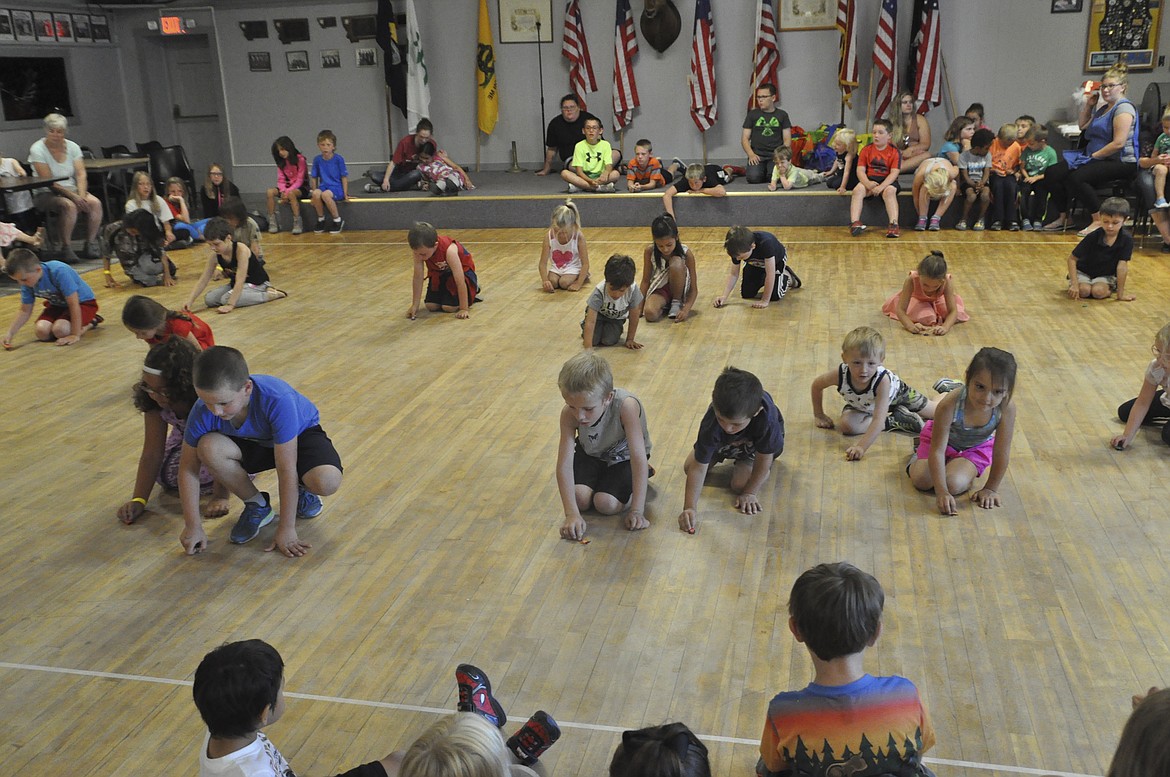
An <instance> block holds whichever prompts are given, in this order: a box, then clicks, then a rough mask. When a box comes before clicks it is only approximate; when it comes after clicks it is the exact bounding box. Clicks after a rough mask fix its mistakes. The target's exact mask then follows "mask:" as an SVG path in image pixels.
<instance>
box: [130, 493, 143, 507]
mask: <svg viewBox="0 0 1170 777" xmlns="http://www.w3.org/2000/svg"><path fill="white" fill-rule="evenodd" d="M130 501H131V502H137V503H138V504H140V505H142V506H143V507H146V500H145V499H143V498H142V497H140V496H136V497H134V498H133V499H131V500H130Z"/></svg>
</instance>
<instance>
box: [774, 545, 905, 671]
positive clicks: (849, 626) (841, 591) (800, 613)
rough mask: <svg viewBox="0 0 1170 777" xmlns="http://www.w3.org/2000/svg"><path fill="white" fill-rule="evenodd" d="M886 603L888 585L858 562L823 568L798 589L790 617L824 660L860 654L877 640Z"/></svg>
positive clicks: (802, 578) (790, 598) (811, 572)
mask: <svg viewBox="0 0 1170 777" xmlns="http://www.w3.org/2000/svg"><path fill="white" fill-rule="evenodd" d="M885 603H886V595H885V592H883V591H882V585H881V583H879V582H878V581H877V578H875V577H874V576H873V575H871V574H869V573H868V572H862V571H861V570H860V569H858V568H857V567H855V566H853V565H852V564H850V563H848V562H845V561H839V562H837V563H835V564H818V565H816V566H815V567H813V568H812V569H810V570H808V571H806V572H805V573H804V574H802V575H801V576H800V577H798V578H796V582H795V583H794V584H793V586H792V593H791V594H789V596H788V615H789V616H790V617H791V618H792V623H793V626H795V628H796V632H797V633H798V634H799V635H800V639H801V640H803V641H804V644H806V645H808V648H809V650H811V651H812V652H813V654H814V655H815V656H816V657H817V658H819V659H821V660H822V661H832V660H833V659H834V658H841V657H842V656H849V655H853V654H854V653H860V652H861V651H862V650H864V649H865V648H867V647H868V646H870V645H871V644H873V641H874V640H875V639H877V635H878V629H879V628H880V627H881V623H882V608H883V607H884V606H885Z"/></svg>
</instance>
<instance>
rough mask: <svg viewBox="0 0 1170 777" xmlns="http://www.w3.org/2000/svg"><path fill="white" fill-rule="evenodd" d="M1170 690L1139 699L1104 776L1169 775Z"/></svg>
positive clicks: (1146, 776)
mask: <svg viewBox="0 0 1170 777" xmlns="http://www.w3.org/2000/svg"><path fill="white" fill-rule="evenodd" d="M1167 733H1170V689H1166V688H1163V689H1162V690H1160V691H1154V692H1153V693H1151V694H1150V695H1149V696H1147V697H1146V698H1145V699H1143V700H1142V702H1141V703H1140V704H1138V706H1137V707H1135V708H1134V711H1133V713H1132V714H1131V715H1130V716H1129V720H1127V721H1126V722H1125V728H1123V729H1122V730H1121V740H1120V741H1119V742H1118V743H1117V751H1116V752H1114V753H1113V760H1112V761H1110V762H1109V771H1107V772H1105V777H1150V775H1154V774H1160V775H1165V774H1170V736H1167Z"/></svg>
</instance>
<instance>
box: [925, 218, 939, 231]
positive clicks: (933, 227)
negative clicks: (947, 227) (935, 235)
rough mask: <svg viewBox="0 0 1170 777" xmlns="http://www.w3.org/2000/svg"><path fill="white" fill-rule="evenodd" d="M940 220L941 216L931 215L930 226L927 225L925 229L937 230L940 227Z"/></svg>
mask: <svg viewBox="0 0 1170 777" xmlns="http://www.w3.org/2000/svg"><path fill="white" fill-rule="evenodd" d="M940 222H942V217H941V216H931V217H930V226H928V227H927V229H929V230H930V231H931V232H938V231H939V229H940V228H941V223H940Z"/></svg>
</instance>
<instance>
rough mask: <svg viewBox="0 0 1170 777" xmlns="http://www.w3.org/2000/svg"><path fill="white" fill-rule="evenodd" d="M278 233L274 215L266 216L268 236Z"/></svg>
mask: <svg viewBox="0 0 1170 777" xmlns="http://www.w3.org/2000/svg"><path fill="white" fill-rule="evenodd" d="M279 231H280V225H279V224H277V223H276V214H275V213H269V214H268V234H270V235H275V234H276V233H277V232H279Z"/></svg>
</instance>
